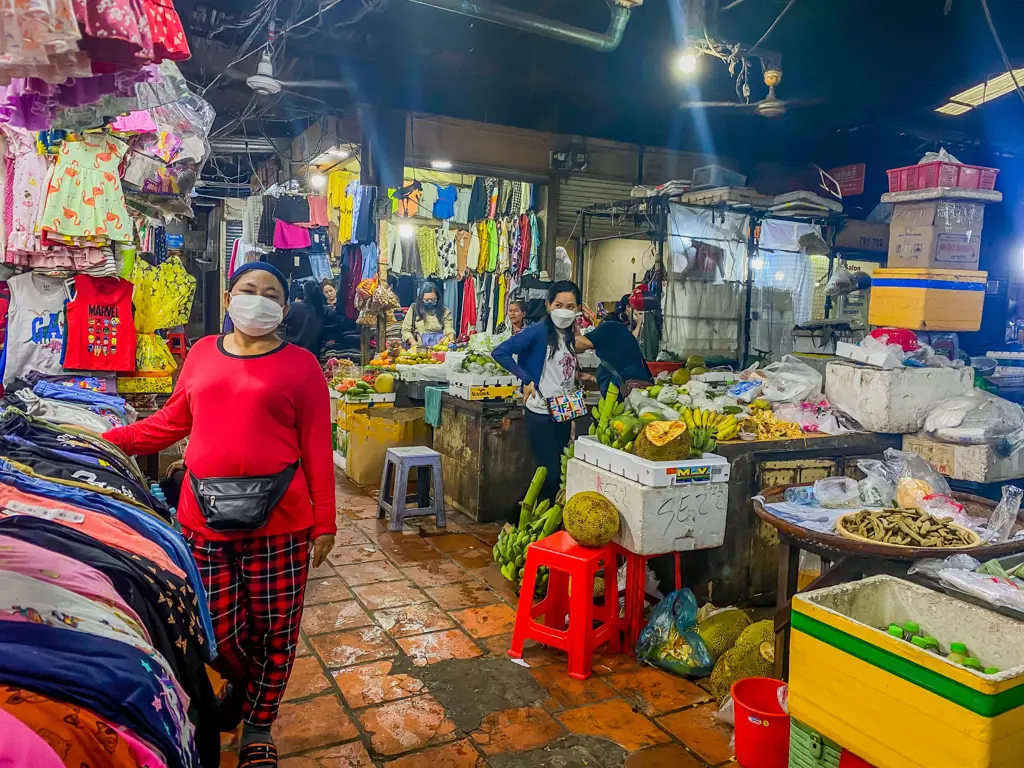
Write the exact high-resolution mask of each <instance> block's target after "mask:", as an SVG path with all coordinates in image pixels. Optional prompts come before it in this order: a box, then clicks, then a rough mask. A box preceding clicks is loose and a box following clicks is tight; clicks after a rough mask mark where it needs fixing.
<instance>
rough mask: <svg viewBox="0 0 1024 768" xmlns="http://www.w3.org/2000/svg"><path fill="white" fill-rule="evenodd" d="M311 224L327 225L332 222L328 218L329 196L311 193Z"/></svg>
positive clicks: (314, 225) (309, 200)
mask: <svg viewBox="0 0 1024 768" xmlns="http://www.w3.org/2000/svg"><path fill="white" fill-rule="evenodd" d="M308 202H309V224H310V226H313V227H326V226H327V225H328V224H329V223H330V222H329V220H328V218H327V198H326V197H323V196H322V195H310V196H309V198H308Z"/></svg>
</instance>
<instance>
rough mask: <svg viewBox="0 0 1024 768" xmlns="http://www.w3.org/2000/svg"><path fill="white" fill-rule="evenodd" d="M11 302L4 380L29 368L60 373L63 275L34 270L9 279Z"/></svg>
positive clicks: (62, 334)
mask: <svg viewBox="0 0 1024 768" xmlns="http://www.w3.org/2000/svg"><path fill="white" fill-rule="evenodd" d="M7 285H8V287H9V288H10V289H11V304H10V307H8V310H7V343H6V344H4V352H3V369H4V379H3V381H4V384H5V385H6V384H9V383H10V382H11V381H13V380H14V379H17V378H21V377H23V376H24V375H25V374H26V373H28V372H29V371H33V370H34V371H38V372H39V373H41V374H44V375H46V374H54V375H57V374H61V373H63V372H64V369H63V368H62V366H61V356H62V353H63V350H64V299H65V297H66V294H65V291H64V285H63V282H62V281H61V280H60V278H56V277H46V276H45V275H37V274H34V273H32V272H26V273H24V274H21V275H15V276H14V277H12V278H11V279H10V280H8V281H7Z"/></svg>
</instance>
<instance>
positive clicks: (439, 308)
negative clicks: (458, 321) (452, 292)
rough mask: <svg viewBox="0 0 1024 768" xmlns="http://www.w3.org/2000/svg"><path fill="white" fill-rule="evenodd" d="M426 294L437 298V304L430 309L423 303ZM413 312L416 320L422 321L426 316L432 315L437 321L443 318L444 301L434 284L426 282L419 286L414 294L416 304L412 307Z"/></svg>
mask: <svg viewBox="0 0 1024 768" xmlns="http://www.w3.org/2000/svg"><path fill="white" fill-rule="evenodd" d="M428 293H432V294H434V295H435V296H437V303H436V304H434V306H432V307H428V306H426V305H425V304H424V303H423V297H424V296H425V295H426V294H428ZM413 312H415V313H416V314H415V318H416V319H417V320H423V319H424V318H425V317H426V316H427V315H433V316H434V317H436V318H437V319H438V320H441V319H442V318H444V300H443V299H442V298H441V291H440V290H439V289H438V287H437V284H436V283H434V282H433V281H431V280H427V281H426V282H424V283H423V285H421V286H420V289H419V290H418V291H417V292H416V304H415V305H414V307H413Z"/></svg>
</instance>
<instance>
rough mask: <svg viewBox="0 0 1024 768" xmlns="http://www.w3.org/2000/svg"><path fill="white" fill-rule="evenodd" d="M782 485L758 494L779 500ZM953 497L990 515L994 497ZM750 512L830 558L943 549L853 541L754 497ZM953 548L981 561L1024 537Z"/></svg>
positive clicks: (1018, 546) (973, 512) (907, 555)
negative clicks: (792, 518) (780, 513)
mask: <svg viewBox="0 0 1024 768" xmlns="http://www.w3.org/2000/svg"><path fill="white" fill-rule="evenodd" d="M797 485H807V483H803V484H801V483H798V484H797ZM786 487H789V486H780V487H778V488H770V489H767V490H765V491H763V492H762V494H761V495H762V496H763V497H764V500H765V501H766V502H767V503H769V504H770V503H772V502H776V501H782V497H783V493H785V490H786ZM953 498H955V499H956V500H957V501H959V502H960V503H961V504H963V505H964V506H965V507H966V510H967V514H968V515H970V516H971V517H986V518H987V517H990V516H991V515H992V512H993V510H994V509H995V506H996V502H994V501H991V500H989V499H984V498H981V497H980V496H972V495H971V494H967V493H957V492H955V491H954V493H953ZM754 512H755V514H757V516H758V517H760V518H761V519H762V520H763V521H764V522H765V523H767V524H768V525H770V526H772V527H773V528H775V529H776V530H778V532H779V535H780V536H784V537H786V538H787V539H788V540H790V541H792V542H795V543H798V544H806V545H810V547H811V548H812V549H813V550H817V551H818V554H821V555H822V556H823V557H831V558H832V559H836V558H838V557H842V556H847V555H859V556H862V557H880V558H885V559H887V560H920V559H923V558H926V557H935V556H936V555H938V554H941V553H942V552H943V551H945V550H942V549H936V548H935V547H907V546H901V545H898V544H896V545H894V544H882V543H881V542H878V541H854V540H853V539H846V538H843V537H842V536H840V535H839V534H837V533H822V532H821V531H813V530H811V529H809V528H803V527H801V526H799V525H794V524H793V523H790V522H788V521H787V520H783V519H781V518H779V517H776V516H775V515H773V514H772V513H771V512H770V511H768V510H767V509H765V507H764V505H763V504H761V502H760V501H756V500H755V501H754ZM1022 527H1024V526H1022V525H1021V523H1019V522H1018V523H1017V524H1016V525H1015V526H1014V531H1017V530H1020V529H1021V528H1022ZM955 551H956V553H957V554H961V553H963V554H968V555H971V557H974V558H976V559H977V560H980V561H981V562H985V561H986V560H991V559H992V558H995V557H1005V556H1006V555H1015V554H1017V553H1018V552H1024V539H1017V540H1015V541H1014V540H1011V541H1005V542H1003V543H1002V544H980V545H979V546H976V547H968V548H963V549H957V550H955Z"/></svg>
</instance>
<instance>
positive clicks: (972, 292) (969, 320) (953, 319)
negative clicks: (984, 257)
mask: <svg viewBox="0 0 1024 768" xmlns="http://www.w3.org/2000/svg"><path fill="white" fill-rule="evenodd" d="M987 280H988V273H987V272H971V271H966V270H960V269H876V270H875V271H874V272H872V273H871V302H870V304H869V306H868V323H869V324H870V325H884V326H888V327H891V328H909V329H911V330H914V331H977V330H978V329H979V328H981V311H982V308H983V306H984V304H985V287H986V281H987Z"/></svg>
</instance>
